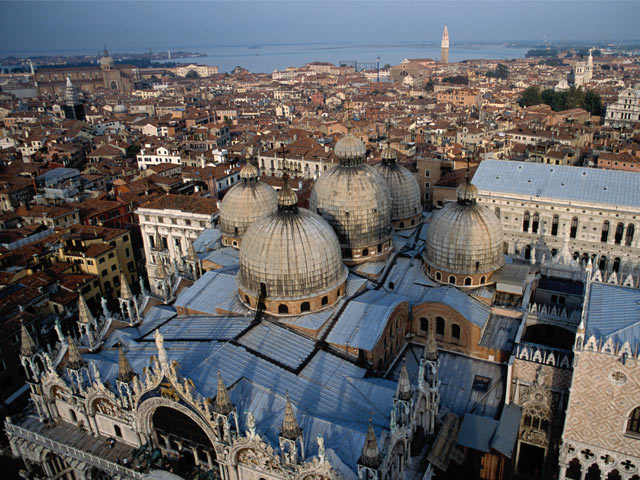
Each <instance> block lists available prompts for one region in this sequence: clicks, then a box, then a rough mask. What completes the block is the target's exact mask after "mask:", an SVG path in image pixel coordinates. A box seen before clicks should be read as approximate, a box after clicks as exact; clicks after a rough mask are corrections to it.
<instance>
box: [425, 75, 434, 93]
mask: <svg viewBox="0 0 640 480" xmlns="http://www.w3.org/2000/svg"><path fill="white" fill-rule="evenodd" d="M433 87H434V83H433V79H431V78H430V79H429V81H428V82H427V83H425V84H424V91H425V92H433Z"/></svg>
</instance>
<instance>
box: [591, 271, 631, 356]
mask: <svg viewBox="0 0 640 480" xmlns="http://www.w3.org/2000/svg"><path fill="white" fill-rule="evenodd" d="M586 313H587V317H586V338H587V339H588V338H589V337H590V336H591V335H595V336H596V337H597V338H605V339H606V338H609V337H611V338H612V339H613V341H614V343H616V342H620V343H624V342H627V341H628V342H629V343H630V345H631V347H632V349H633V347H634V345H638V343H640V290H638V289H636V288H632V287H623V286H620V285H612V284H608V283H598V282H593V283H591V287H590V292H589V300H588V306H587V312H586Z"/></svg>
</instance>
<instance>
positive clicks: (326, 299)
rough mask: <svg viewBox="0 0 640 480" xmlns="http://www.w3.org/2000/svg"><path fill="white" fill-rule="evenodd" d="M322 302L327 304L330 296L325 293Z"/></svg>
mask: <svg viewBox="0 0 640 480" xmlns="http://www.w3.org/2000/svg"><path fill="white" fill-rule="evenodd" d="M320 303H321V304H322V305H326V304H327V303H329V297H327V296H326V295H325V296H324V297H322V301H321V302H320Z"/></svg>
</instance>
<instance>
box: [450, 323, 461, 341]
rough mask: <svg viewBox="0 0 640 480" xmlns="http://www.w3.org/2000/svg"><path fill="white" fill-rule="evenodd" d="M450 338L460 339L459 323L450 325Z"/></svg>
mask: <svg viewBox="0 0 640 480" xmlns="http://www.w3.org/2000/svg"><path fill="white" fill-rule="evenodd" d="M451 338H452V339H453V340H460V325H457V324H455V323H454V324H453V325H451Z"/></svg>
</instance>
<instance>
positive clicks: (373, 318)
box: [327, 289, 408, 350]
mask: <svg viewBox="0 0 640 480" xmlns="http://www.w3.org/2000/svg"><path fill="white" fill-rule="evenodd" d="M407 301H408V299H407V297H403V296H401V295H396V294H393V293H387V292H385V291H384V290H382V289H380V290H369V291H367V292H366V293H364V294H362V295H360V296H359V297H356V298H354V299H353V300H351V301H350V302H349V304H348V305H347V307H346V308H345V309H344V311H343V312H342V315H340V318H339V319H338V321H337V322H336V324H335V325H334V327H333V329H332V330H331V332H330V333H329V336H328V337H327V342H329V343H333V344H336V345H349V346H351V347H355V348H360V349H363V350H372V349H373V347H375V346H376V344H377V343H378V341H379V340H380V337H381V336H382V332H383V331H384V329H385V327H386V325H387V321H388V320H389V316H390V315H391V313H392V312H393V310H394V309H395V308H396V307H397V306H398V305H400V304H401V303H402V302H407Z"/></svg>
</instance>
